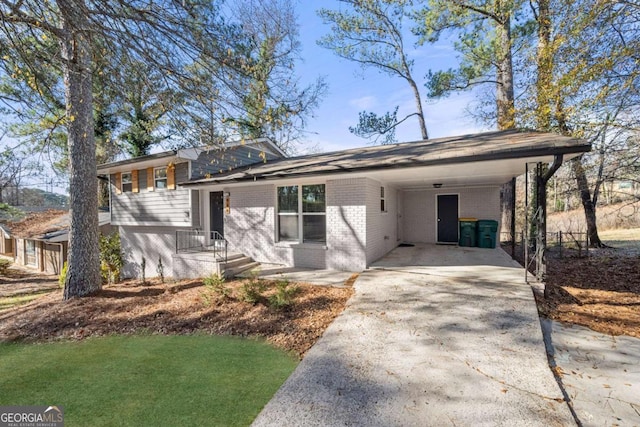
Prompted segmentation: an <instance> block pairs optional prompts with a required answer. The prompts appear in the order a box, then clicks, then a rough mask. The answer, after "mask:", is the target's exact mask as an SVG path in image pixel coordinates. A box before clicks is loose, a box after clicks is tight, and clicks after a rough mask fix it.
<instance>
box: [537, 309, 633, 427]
mask: <svg viewBox="0 0 640 427" xmlns="http://www.w3.org/2000/svg"><path fill="white" fill-rule="evenodd" d="M542 325H543V330H544V332H545V339H546V341H547V351H549V352H550V354H551V356H552V358H553V360H554V362H555V364H556V366H557V367H558V368H559V373H560V377H561V380H562V384H563V386H564V389H565V390H566V393H567V395H568V396H569V398H570V399H571V402H572V405H573V409H574V410H575V412H576V415H577V417H578V419H579V420H580V421H581V423H582V425H584V426H640V356H639V355H640V339H638V338H633V337H627V336H619V337H614V336H611V335H606V334H601V333H599V332H595V331H592V330H591V329H588V328H585V327H582V326H576V325H566V324H562V323H558V322H554V321H552V320H547V319H544V320H543V321H542Z"/></svg>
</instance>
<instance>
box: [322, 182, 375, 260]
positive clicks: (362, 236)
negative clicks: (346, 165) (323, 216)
mask: <svg viewBox="0 0 640 427" xmlns="http://www.w3.org/2000/svg"><path fill="white" fill-rule="evenodd" d="M366 201H367V179H365V178H355V179H341V180H332V181H328V182H327V247H328V253H327V263H326V268H330V269H334V270H345V271H361V270H364V269H365V268H366V245H367V234H366V231H367V229H366V227H367V224H366V220H367V207H366Z"/></svg>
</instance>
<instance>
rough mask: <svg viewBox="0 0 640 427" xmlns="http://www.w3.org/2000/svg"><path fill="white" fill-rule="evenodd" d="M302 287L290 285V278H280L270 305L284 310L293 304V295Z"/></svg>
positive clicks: (270, 299) (270, 298)
mask: <svg viewBox="0 0 640 427" xmlns="http://www.w3.org/2000/svg"><path fill="white" fill-rule="evenodd" d="M299 290H300V288H298V287H297V286H289V281H288V280H280V281H278V282H277V283H276V293H275V294H273V295H271V296H270V297H269V307H271V308H273V309H275V310H282V309H284V308H286V307H289V306H290V305H291V304H293V297H294V296H295V295H296V294H297V293H298V291H299Z"/></svg>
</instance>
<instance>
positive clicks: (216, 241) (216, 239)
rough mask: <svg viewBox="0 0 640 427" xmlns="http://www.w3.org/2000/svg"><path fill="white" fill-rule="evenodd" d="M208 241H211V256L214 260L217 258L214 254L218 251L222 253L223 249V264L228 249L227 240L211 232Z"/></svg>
mask: <svg viewBox="0 0 640 427" xmlns="http://www.w3.org/2000/svg"><path fill="white" fill-rule="evenodd" d="M209 238H210V240H211V241H213V256H214V257H216V259H217V258H218V257H217V255H216V252H217V251H218V250H220V251H222V249H223V248H224V258H223V260H224V262H227V250H228V247H229V242H228V241H227V239H225V238H224V236H222V234H220V233H219V232H217V231H211V235H210V236H209Z"/></svg>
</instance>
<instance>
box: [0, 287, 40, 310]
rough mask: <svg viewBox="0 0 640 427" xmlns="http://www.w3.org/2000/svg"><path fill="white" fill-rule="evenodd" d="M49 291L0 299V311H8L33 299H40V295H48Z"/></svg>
mask: <svg viewBox="0 0 640 427" xmlns="http://www.w3.org/2000/svg"><path fill="white" fill-rule="evenodd" d="M49 292H50V291H49V290H46V291H39V292H32V293H26V294H20V295H14V296H10V297H0V311H3V310H8V309H10V308H13V307H17V306H19V305H22V304H26V303H28V302H30V301H33V300H34V299H36V298H38V297H40V296H41V295H44V294H47V293H49Z"/></svg>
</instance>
